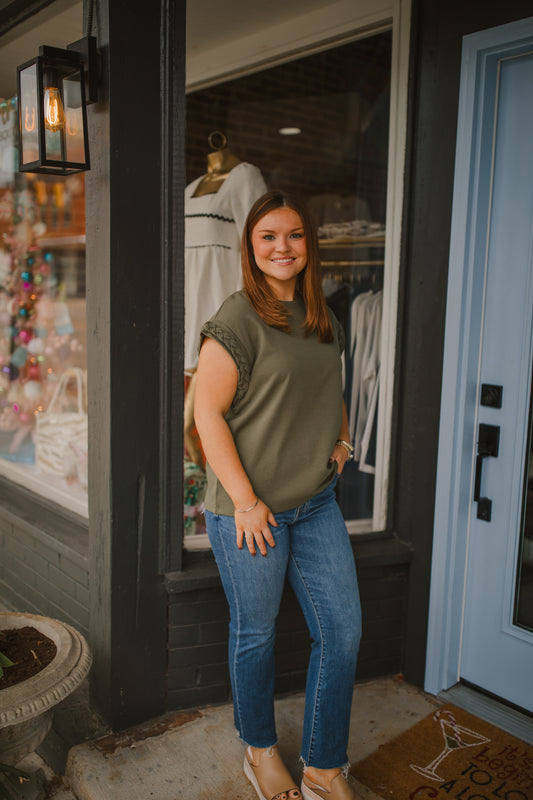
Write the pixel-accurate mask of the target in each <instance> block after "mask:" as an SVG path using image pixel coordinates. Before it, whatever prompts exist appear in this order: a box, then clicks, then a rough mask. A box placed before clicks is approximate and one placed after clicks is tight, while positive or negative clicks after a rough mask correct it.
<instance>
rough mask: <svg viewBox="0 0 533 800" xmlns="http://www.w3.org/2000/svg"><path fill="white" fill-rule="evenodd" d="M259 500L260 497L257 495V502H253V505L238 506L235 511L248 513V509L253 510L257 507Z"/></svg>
mask: <svg viewBox="0 0 533 800" xmlns="http://www.w3.org/2000/svg"><path fill="white" fill-rule="evenodd" d="M258 502H259V498H258V497H257V498H256V500H255V503H254V504H253V506H250V508H236V509H235V511H236V512H237V514H246V512H247V511H252V510H253V509H254V508H255V507H256V505H257V504H258Z"/></svg>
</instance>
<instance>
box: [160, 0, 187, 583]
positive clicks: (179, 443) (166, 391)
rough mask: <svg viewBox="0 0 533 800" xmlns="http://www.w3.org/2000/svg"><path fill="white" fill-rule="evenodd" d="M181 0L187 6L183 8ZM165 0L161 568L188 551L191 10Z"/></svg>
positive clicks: (173, 566) (175, 566) (178, 562)
mask: <svg viewBox="0 0 533 800" xmlns="http://www.w3.org/2000/svg"><path fill="white" fill-rule="evenodd" d="M178 5H179V6H181V7H180V8H178ZM183 5H184V4H182V3H176V0H161V18H162V25H161V63H160V71H161V298H162V303H161V320H160V324H161V356H160V373H161V389H160V391H161V411H160V418H161V433H160V439H161V453H160V476H161V477H160V518H161V520H162V524H161V540H160V571H161V572H162V573H164V572H167V571H168V570H180V569H181V568H182V553H183V401H184V397H183V360H184V357H183V326H184V306H183V297H184V263H183V262H184V236H185V233H184V190H185V9H184V8H183Z"/></svg>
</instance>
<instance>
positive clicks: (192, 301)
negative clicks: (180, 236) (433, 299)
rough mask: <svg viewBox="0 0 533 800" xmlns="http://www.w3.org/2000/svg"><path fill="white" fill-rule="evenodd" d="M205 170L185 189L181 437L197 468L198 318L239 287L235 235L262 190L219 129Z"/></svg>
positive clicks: (206, 315) (257, 178) (211, 141)
mask: <svg viewBox="0 0 533 800" xmlns="http://www.w3.org/2000/svg"><path fill="white" fill-rule="evenodd" d="M208 142H209V146H210V147H211V150H212V152H210V153H208V155H207V172H206V174H205V175H202V176H201V177H200V178H197V179H196V180H195V181H193V182H192V183H191V184H189V186H187V188H186V189H185V373H186V375H188V376H192V377H191V380H190V383H189V385H188V388H187V390H186V395H185V405H184V435H185V446H186V449H187V452H188V453H189V457H190V458H191V460H192V461H194V462H195V463H196V464H198V465H199V466H202V467H203V461H204V459H203V454H202V450H201V447H200V443H199V440H198V437H197V436H195V434H194V433H193V431H194V420H193V405H194V402H193V401H194V385H195V371H196V363H197V358H198V355H197V347H198V338H199V334H200V330H201V327H202V325H203V324H204V322H207V320H208V319H210V318H211V316H212V315H213V314H214V313H215V311H216V310H217V309H218V308H219V307H220V305H221V304H222V303H223V301H224V300H225V299H226V297H228V295H230V294H232V293H233V292H235V291H237V290H238V289H240V287H241V285H242V284H241V268H240V238H241V233H242V228H243V226H244V222H245V219H246V216H247V214H248V211H249V210H250V208H251V206H252V205H253V203H254V202H255V201H256V200H257V198H258V197H260V196H261V195H262V194H263V193H264V192H265V191H266V184H265V182H264V180H263V177H262V175H261V173H260V171H259V170H258V169H257V167H255V166H253V165H252V164H248V163H246V162H242V161H240V159H238V158H237V157H236V156H235V155H234V154H233V153H232V151H231V150H230V149H229V147H228V146H227V139H226V137H225V136H224V134H223V133H220V131H213V132H212V133H211V134H210V135H209V137H208Z"/></svg>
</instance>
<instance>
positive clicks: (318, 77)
mask: <svg viewBox="0 0 533 800" xmlns="http://www.w3.org/2000/svg"><path fill="white" fill-rule="evenodd" d="M391 45H392V35H391V32H390V31H387V32H383V33H379V34H377V35H374V36H369V37H368V38H364V39H359V40H357V41H354V42H351V43H349V44H344V45H342V46H339V47H335V48H333V49H330V50H326V51H324V52H320V53H318V54H313V55H310V56H307V57H304V58H300V59H298V60H294V61H290V62H288V63H285V64H282V65H278V66H275V67H273V68H270V69H264V70H262V71H260V72H255V73H254V74H251V75H247V76H245V77H242V78H239V79H236V80H232V81H228V82H226V83H221V84H217V85H216V86H212V87H210V88H207V89H202V90H201V91H196V92H194V93H191V94H190V95H189V96H188V101H187V151H186V159H187V162H186V163H187V177H188V186H187V189H186V199H185V216H186V220H185V223H186V236H185V248H186V249H185V286H186V290H185V367H186V375H185V386H186V408H185V439H186V453H185V492H186V494H185V532H186V536H185V547H189V548H195V547H200V546H207V539H206V536H205V526H204V524H203V519H202V515H201V500H202V496H203V492H204V486H205V476H204V472H203V466H204V462H203V455H202V450H201V442H200V441H199V440H198V437H197V435H196V432H195V430H194V423H193V420H192V394H193V392H194V370H195V366H196V346H197V340H198V333H199V330H200V327H201V324H203V322H204V321H205V320H206V319H208V318H209V317H210V316H211V314H212V313H214V311H215V310H216V308H218V306H219V305H220V303H221V302H222V301H223V300H224V298H225V296H227V295H228V294H230V293H231V292H232V291H235V290H236V289H238V288H240V285H241V284H240V264H239V252H238V240H239V237H240V233H241V230H242V225H243V223H244V219H245V217H246V214H247V212H248V210H249V208H250V206H251V205H252V203H253V202H254V200H255V199H256V198H257V197H258V196H259V195H260V194H262V192H263V191H265V189H266V188H268V189H282V190H285V191H289V192H291V193H294V194H297V195H299V196H300V197H302V198H303V199H304V200H305V201H306V202H307V204H308V206H309V207H310V209H311V211H312V213H313V214H314V217H315V221H316V224H317V227H318V231H319V237H320V245H321V252H322V267H323V286H324V290H325V293H326V296H327V300H328V303H329V304H330V306H331V307H332V309H333V310H334V312H335V314H336V315H337V317H338V319H339V320H340V321H341V322H342V324H343V326H344V329H345V333H346V342H347V346H346V352H345V359H344V360H345V363H344V380H345V401H346V406H347V409H348V414H349V419H350V430H351V438H352V443H353V445H354V447H355V456H356V458H355V461H354V462H352V463H349V464H347V466H346V468H345V471H344V473H343V475H342V476H341V479H340V481H339V483H338V499H339V503H340V505H341V508H342V509H343V512H344V515H345V518H346V520H347V521H348V523H349V528H350V529H351V530H352V531H368V530H372V517H373V513H374V497H375V485H374V483H375V475H376V444H375V443H376V431H377V426H378V417H379V384H380V369H381V363H380V358H381V346H380V342H381V319H382V300H383V281H384V263H385V223H386V201H387V166H388V165H387V154H388V139H389V101H390V80H391ZM218 158H224V159H227V160H228V161H227V163H228V164H229V174H228V177H227V178H226V180H225V182H224V184H223V190H222V189H218V191H216V192H214V193H213V192H212V193H211V195H210V197H209V198H208V199H207V200H206V198H205V196H203V195H202V193H201V192H199V191H198V187H199V183H200V180H201V177H202V176H203V175H204V174H205V173H206V159H208V160H210V161H211V162H213V161H214V160H216V159H218ZM206 204H207V205H209V214H208V216H211V217H213V215H215V216H216V215H217V214H220V215H222V216H224V215H227V212H228V210H230V211H231V214H230V216H231V218H232V219H233V220H234V221H235V226H234V227H235V230H234V231H233V234H234V235H233V236H232V238H231V241H230V239H228V241H225V242H220V241H218V240H216V241H215V240H214V241H212V242H211V240H210V238H209V236H210V233H209V230H208V224H207V222H205V225H204V229H203V230H201V224H200V223H199V220H200V219H202V220H204V221H205V219H206V216H205V214H204V213H203V212H204V211H205V208H203V206H206V207H207V205H206ZM200 206H202V208H200ZM195 209H200V211H202V214H200V213H199V212H198V213H197V211H196V210H195ZM202 224H204V223H202ZM209 243H210V244H211V245H212V246H206V244H209ZM350 526H351V527H350Z"/></svg>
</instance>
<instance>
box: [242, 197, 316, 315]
mask: <svg viewBox="0 0 533 800" xmlns="http://www.w3.org/2000/svg"><path fill="white" fill-rule="evenodd" d="M252 247H253V251H254V256H255V263H256V264H257V266H258V267H259V269H260V270H261V272H262V273H263V275H264V276H265V280H266V282H267V283H268V285H269V286H270V288H271V289H272V292H273V293H274V295H275V296H276V297H277V299H278V300H294V291H295V289H296V280H297V278H298V275H299V274H300V273H301V272H302V270H303V269H304V268H305V267H306V266H307V242H306V237H305V231H304V227H303V222H302V220H301V219H300V217H299V215H298V213H297V212H296V211H294V210H293V209H292V208H280V209H277V210H276V211H269V213H268V214H265V216H264V217H263V218H262V220H261V222H260V223H259V224H258V225H256V227H255V228H254V230H253V233H252Z"/></svg>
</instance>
